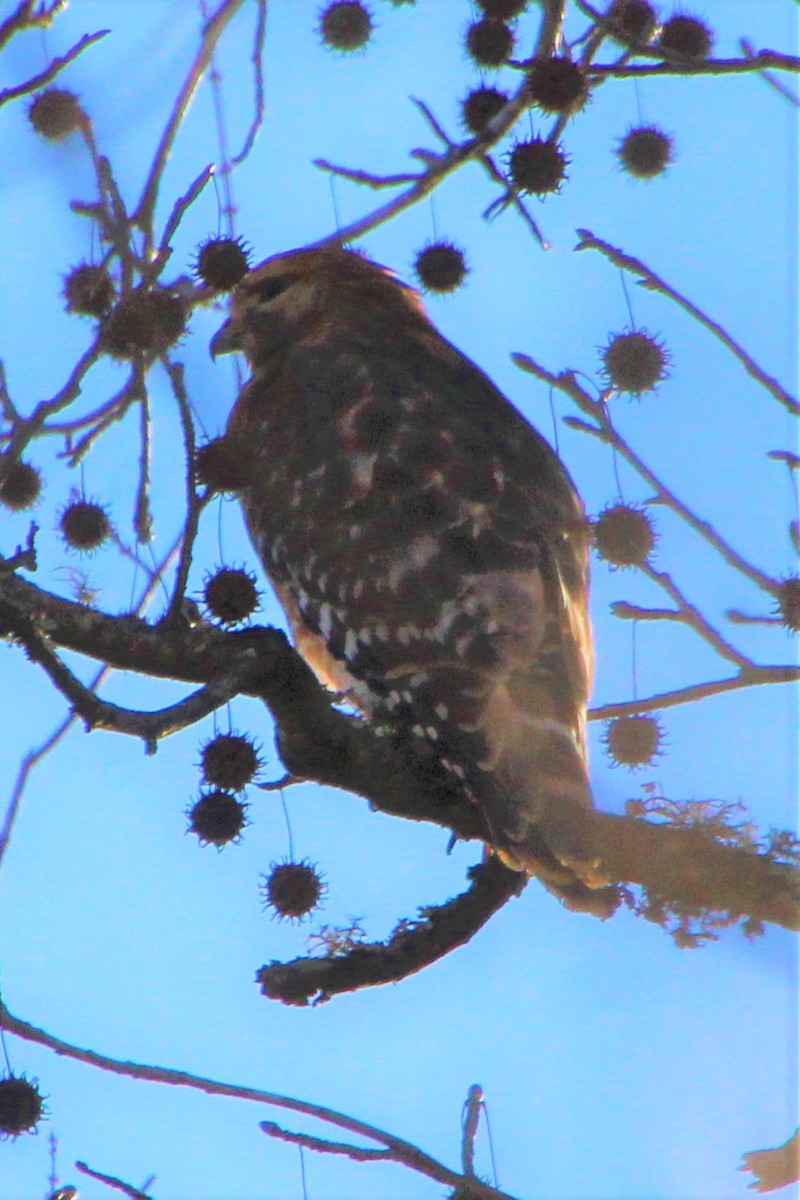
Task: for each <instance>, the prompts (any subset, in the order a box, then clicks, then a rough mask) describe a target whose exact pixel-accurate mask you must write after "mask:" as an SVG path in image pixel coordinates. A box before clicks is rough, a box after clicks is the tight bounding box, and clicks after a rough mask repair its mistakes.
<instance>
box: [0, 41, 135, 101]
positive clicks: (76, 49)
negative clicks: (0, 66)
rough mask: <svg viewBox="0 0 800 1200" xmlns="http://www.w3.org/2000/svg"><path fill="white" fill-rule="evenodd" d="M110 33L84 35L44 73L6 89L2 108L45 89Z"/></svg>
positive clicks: (53, 61) (54, 60)
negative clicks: (80, 56) (84, 52)
mask: <svg viewBox="0 0 800 1200" xmlns="http://www.w3.org/2000/svg"><path fill="white" fill-rule="evenodd" d="M0 32H2V30H0ZM110 32H111V30H110V29H100V30H98V31H97V33H86V34H84V36H83V37H82V38H79V39H78V41H77V42H76V43H75V45H74V46H73V47H72V49H71V50H68V51H67V53H66V54H62V55H61V56H60V57H58V58H53V59H51V60H50V62H49V63H48V65H47V67H45V69H44V70H43V71H40V72H39V74H38V75H32V76H31V78H30V79H27V80H26V81H25V83H19V84H17V86H16V87H12V88H6V89H5V90H3V91H0V108H2V107H3V105H4V104H8V102H9V101H10V100H16V99H17V98H18V97H19V96H27V95H28V94H29V93H30V92H35V91H36V90H37V88H41V87H44V86H45V84H48V83H52V81H53V80H54V79H55V78H56V76H57V75H60V74H61V72H62V71H63V70H64V67H66V66H69V64H70V63H71V62H74V60H75V59H76V58H77V57H78V55H79V54H82V53H83V51H84V50H85V49H86V48H87V46H91V45H93V44H94V43H95V42H99V41H100V39H101V38H104V37H105V36H106V34H109V33H110Z"/></svg>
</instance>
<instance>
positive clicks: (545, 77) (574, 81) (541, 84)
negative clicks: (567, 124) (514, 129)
mask: <svg viewBox="0 0 800 1200" xmlns="http://www.w3.org/2000/svg"><path fill="white" fill-rule="evenodd" d="M527 93H528V97H529V99H530V101H531V103H532V104H535V105H536V107H537V108H540V109H542V111H543V112H548V113H563V114H564V115H569V114H570V113H575V112H577V111H578V109H580V108H582V107H583V105H584V104H585V103H586V101H587V99H588V97H589V88H588V86H587V83H586V76H585V75H584V73H583V71H582V70H581V69H580V67H579V66H578V64H577V63H574V62H572V60H571V59H569V58H561V57H556V58H540V59H537V60H536V62H535V63H534V64H533V66H532V67H531V69H530V71H529V72H528V83H527Z"/></svg>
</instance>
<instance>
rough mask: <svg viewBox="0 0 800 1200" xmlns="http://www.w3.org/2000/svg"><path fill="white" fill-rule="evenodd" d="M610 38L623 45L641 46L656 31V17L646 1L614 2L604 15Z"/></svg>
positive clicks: (616, 0)
mask: <svg viewBox="0 0 800 1200" xmlns="http://www.w3.org/2000/svg"><path fill="white" fill-rule="evenodd" d="M605 21H606V25H607V27H608V28H609V29H610V31H611V36H612V37H613V38H614V39H615V40H616V41H618V42H622V43H623V44H624V45H633V46H643V45H645V44H646V43H647V42H649V41H650V38H651V37H652V36H653V34H654V33H655V31H656V25H657V24H658V17H657V16H656V11H655V9H654V8H653V6H652V4H648V3H647V0H614V3H613V4H612V5H611V7H610V8H609V9H608V11H607V12H606V15H605Z"/></svg>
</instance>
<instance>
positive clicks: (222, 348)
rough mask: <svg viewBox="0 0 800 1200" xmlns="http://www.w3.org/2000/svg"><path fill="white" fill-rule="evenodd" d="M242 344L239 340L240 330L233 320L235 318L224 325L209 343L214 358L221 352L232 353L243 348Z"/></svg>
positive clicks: (229, 319) (230, 318)
mask: <svg viewBox="0 0 800 1200" xmlns="http://www.w3.org/2000/svg"><path fill="white" fill-rule="evenodd" d="M241 348H242V344H241V341H240V340H239V330H238V328H237V326H236V325H235V324H234V322H233V318H232V317H229V318H228V320H227V321H226V322H225V324H224V325H222V326H221V327H220V328H219V329H218V330H217V332H216V333H215V334H214V336H213V338H212V339H211V343H210V345H209V350H210V352H211V357H212V358H218V357H219V355H220V354H232V353H233V351H234V350H241Z"/></svg>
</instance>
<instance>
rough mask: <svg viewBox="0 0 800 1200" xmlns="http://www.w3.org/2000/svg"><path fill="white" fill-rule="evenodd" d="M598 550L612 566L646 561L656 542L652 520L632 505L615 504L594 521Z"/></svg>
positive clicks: (637, 563)
mask: <svg viewBox="0 0 800 1200" xmlns="http://www.w3.org/2000/svg"><path fill="white" fill-rule="evenodd" d="M593 533H594V544H595V546H596V547H597V553H598V554H599V555H600V557H601V558H603V559H605V561H606V562H609V563H611V564H612V566H615V567H634V566H640V565H641V564H642V563H644V562H646V560H647V558H648V557H649V556H650V554H652V552H653V549H654V547H655V544H656V533H655V529H654V528H653V522H652V521H651V519H650V517H649V516H648V514H647V513H646V512H643V511H642V509H640V508H635V507H634V506H633V505H632V504H614V505H611V506H610V507H609V508H606V509H604V510H603V512H601V513H600V516H599V517H598V518H597V520H596V521H595V522H594V529H593Z"/></svg>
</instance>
